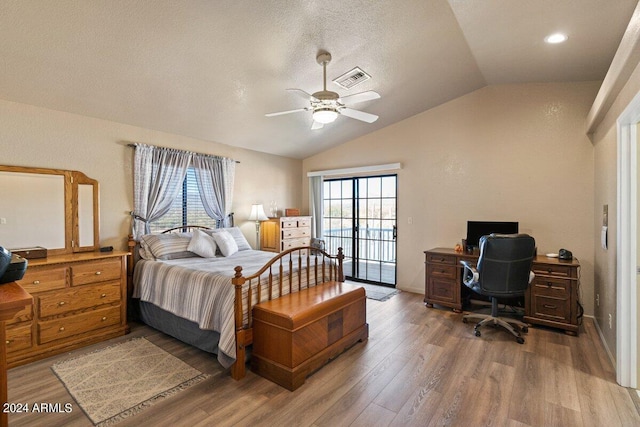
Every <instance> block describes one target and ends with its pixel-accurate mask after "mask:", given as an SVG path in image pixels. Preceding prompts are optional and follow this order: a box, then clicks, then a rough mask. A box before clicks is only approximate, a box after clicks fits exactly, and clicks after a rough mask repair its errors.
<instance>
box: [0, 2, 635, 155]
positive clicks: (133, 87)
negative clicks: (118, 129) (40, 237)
mask: <svg viewBox="0 0 640 427" xmlns="http://www.w3.org/2000/svg"><path fill="white" fill-rule="evenodd" d="M636 4H637V2H636V0H561V1H559V0H536V1H514V0H483V1H477V0H448V1H447V0H388V1H370V0H351V1H349V2H344V1H342V0H337V1H336V0H323V1H313V0H286V1H285V0H280V1H278V0H271V1H268V0H267V1H251V0H233V1H226V0H201V1H195V0H191V1H186V0H184V1H177V0H166V1H163V0H146V1H143V0H120V1H116V0H91V1H87V0H75V1H74V0H2V1H1V2H0V58H1V59H0V61H1V62H0V63H1V64H2V66H1V68H0V70H1V72H0V98H1V99H5V100H9V101H16V102H21V103H26V104H33V105H37V106H41V107H45V108H50V109H54V110H60V111H67V112H71V113H76V114H81V115H85V116H89V117H97V118H101V119H106V120H112V121H116V122H120V123H126V124H131V125H135V126H140V127H144V128H149V129H155V130H160V131H164V132H170V133H175V134H179V135H185V136H190V137H194V138H199V139H203V140H207V141H215V142H219V143H223V144H228V145H233V146H238V147H243V148H248V149H254V150H258V151H263V152H267V153H273V154H278V155H283V156H289V157H295V158H304V157H307V156H309V155H312V154H315V153H317V152H320V151H323V150H326V149H328V148H330V147H333V146H335V145H338V144H341V143H344V142H346V141H349V140H351V139H354V138H357V137H358V136H361V135H364V134H366V133H369V132H372V131H374V130H376V129H380V128H382V127H385V126H388V125H390V124H392V123H395V122H397V121H400V120H402V119H405V118H407V117H410V116H413V115H415V114H418V113H420V112H422V111H424V110H427V109H429V108H432V107H434V106H437V105H439V104H442V103H443V102H447V101H449V100H451V99H454V98H457V97H459V96H461V95H464V94H466V93H469V92H471V91H473V90H476V89H478V88H481V87H483V86H486V85H489V84H502V83H521V82H552V81H553V82H557V81H585V80H601V79H603V78H604V76H605V74H606V71H607V68H608V65H609V63H610V62H611V60H612V58H613V56H614V54H615V51H616V48H617V46H618V44H619V42H620V40H621V38H622V35H623V33H624V30H625V28H626V27H627V24H628V22H629V19H630V17H631V15H632V13H633V10H634V8H635V7H636ZM555 31H564V32H566V33H567V34H568V35H569V40H568V41H567V42H566V43H564V44H562V45H547V44H545V43H544V42H543V39H544V37H545V36H546V35H548V34H549V33H551V32H555ZM320 50H326V51H328V52H330V53H331V55H332V56H333V60H332V62H331V63H330V64H329V65H328V67H327V77H328V80H329V83H328V86H329V87H328V89H329V90H334V91H336V92H338V93H339V94H341V95H342V96H346V95H349V94H351V93H356V92H360V91H365V90H375V91H377V92H378V93H380V95H381V96H382V98H381V99H378V100H374V101H367V102H363V103H361V104H357V105H356V106H354V107H356V108H357V109H359V110H363V111H367V112H370V113H373V114H377V115H379V116H380V118H379V119H378V121H377V122H375V123H373V124H367V123H363V122H359V121H357V120H353V119H350V118H348V117H338V120H336V122H334V123H332V124H330V125H326V126H325V127H324V128H323V129H320V130H311V129H310V127H311V123H312V119H311V115H310V114H311V113H309V112H300V113H295V114H290V115H286V116H277V117H271V118H267V117H265V116H264V114H265V113H268V112H273V111H281V110H290V109H295V108H302V107H305V106H306V104H305V100H304V99H302V98H300V97H298V96H296V95H295V94H292V93H289V92H286V91H285V89H286V88H300V89H303V90H305V91H307V92H310V93H313V92H315V91H318V90H321V89H322V68H321V67H320V66H319V65H318V64H317V63H316V60H315V57H316V54H317V53H318V51H320ZM355 66H359V67H360V68H362V69H363V70H365V71H366V72H367V73H369V74H371V76H372V79H371V80H369V81H367V82H365V83H363V84H361V85H359V86H357V87H356V88H354V89H352V90H351V91H346V90H343V89H340V88H338V87H337V86H335V85H334V84H333V83H331V82H330V80H331V79H333V78H335V77H337V76H339V75H341V74H343V73H344V72H346V71H348V70H350V69H352V68H353V67H355ZM142 142H149V143H152V142H153V141H142Z"/></svg>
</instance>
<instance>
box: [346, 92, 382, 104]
mask: <svg viewBox="0 0 640 427" xmlns="http://www.w3.org/2000/svg"><path fill="white" fill-rule="evenodd" d="M379 98H380V94H379V93H378V92H374V91H372V90H368V91H366V92H360V93H354V94H353V95H347V96H343V97H340V100H339V101H340V102H343V103H345V104H346V103H349V104H356V103H358V102H364V101H371V100H373V99H379Z"/></svg>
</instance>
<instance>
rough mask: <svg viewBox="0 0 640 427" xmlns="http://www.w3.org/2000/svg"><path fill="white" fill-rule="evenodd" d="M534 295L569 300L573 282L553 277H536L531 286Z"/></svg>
mask: <svg viewBox="0 0 640 427" xmlns="http://www.w3.org/2000/svg"><path fill="white" fill-rule="evenodd" d="M531 286H532V288H531V293H532V294H533V295H544V296H548V297H553V298H563V299H566V298H569V295H570V294H569V289H571V281H570V280H563V279H556V278H553V277H536V278H535V279H533V283H532V284H531Z"/></svg>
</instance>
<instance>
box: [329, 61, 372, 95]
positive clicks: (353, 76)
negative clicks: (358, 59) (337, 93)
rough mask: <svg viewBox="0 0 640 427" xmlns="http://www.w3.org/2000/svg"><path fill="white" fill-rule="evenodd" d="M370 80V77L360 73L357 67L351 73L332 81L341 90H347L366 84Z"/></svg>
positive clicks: (348, 72)
mask: <svg viewBox="0 0 640 427" xmlns="http://www.w3.org/2000/svg"><path fill="white" fill-rule="evenodd" d="M370 78H371V76H370V75H369V74H367V73H365V72H364V71H362V70H361V69H360V68H359V67H356V68H354V69H353V70H351V71H347V72H346V73H344V74H343V75H341V76H340V77H337V78H335V79H333V82H334V83H335V84H337V85H338V86H340V87H341V88H344V89H347V90H349V89H351V88H352V87H354V86H357V85H359V84H360V83H362V82H366V81H367V80H369V79H370Z"/></svg>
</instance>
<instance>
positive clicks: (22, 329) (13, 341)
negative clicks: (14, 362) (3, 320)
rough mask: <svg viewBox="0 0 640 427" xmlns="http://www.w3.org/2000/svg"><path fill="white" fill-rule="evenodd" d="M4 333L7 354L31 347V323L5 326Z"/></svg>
mask: <svg viewBox="0 0 640 427" xmlns="http://www.w3.org/2000/svg"><path fill="white" fill-rule="evenodd" d="M6 334H7V336H6V341H5V344H6V346H7V354H9V353H11V352H14V351H18V350H24V349H25V348H29V347H31V323H29V324H28V325H14V326H7V328H6Z"/></svg>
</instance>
